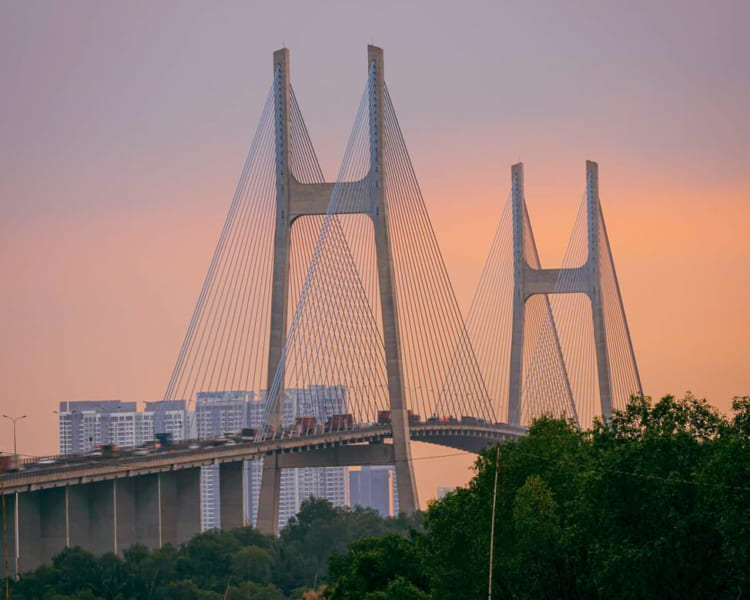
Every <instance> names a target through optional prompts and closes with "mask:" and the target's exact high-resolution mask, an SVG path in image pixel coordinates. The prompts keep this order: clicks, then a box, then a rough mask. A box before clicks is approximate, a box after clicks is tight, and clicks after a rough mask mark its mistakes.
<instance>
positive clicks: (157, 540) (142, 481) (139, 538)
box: [133, 473, 162, 550]
mask: <svg viewBox="0 0 750 600" xmlns="http://www.w3.org/2000/svg"><path fill="white" fill-rule="evenodd" d="M159 478H160V475H158V474H156V473H152V474H150V475H141V476H140V477H135V478H134V480H133V483H134V487H133V507H134V510H135V530H134V534H135V543H137V544H143V545H144V546H146V547H148V548H150V549H152V550H153V549H154V548H160V547H161V544H162V518H161V511H162V507H161V503H160V489H159V488H160V483H159Z"/></svg>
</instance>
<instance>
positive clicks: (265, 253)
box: [164, 63, 641, 430]
mask: <svg viewBox="0 0 750 600" xmlns="http://www.w3.org/2000/svg"><path fill="white" fill-rule="evenodd" d="M374 69H375V67H374V63H373V65H371V68H370V72H369V76H368V82H367V85H366V86H365V90H364V93H363V94H362V98H361V101H360V104H359V107H358V110H357V112H356V115H355V119H354V124H353V127H352V130H351V134H350V136H349V140H348V143H347V147H346V152H345V154H344V157H343V160H342V163H341V167H340V170H339V173H338V176H337V179H336V183H335V184H334V186H333V190H332V193H331V197H330V203H329V206H328V210H327V213H326V214H325V215H308V216H302V217H299V218H297V219H296V220H295V221H294V222H293V224H292V226H291V232H290V240H291V241H290V252H289V289H288V299H287V300H288V301H287V323H288V326H287V331H286V332H284V333H285V334H286V341H285V344H284V346H283V350H282V357H281V360H280V363H279V365H278V368H277V369H276V372H275V376H274V377H273V380H272V382H271V384H270V386H269V389H268V390H266V389H265V388H266V387H267V385H268V381H267V378H268V367H269V365H268V356H269V352H268V350H269V343H270V333H271V332H270V322H271V319H270V316H271V315H270V312H271V292H272V290H271V287H272V280H273V277H272V276H273V273H272V270H273V259H274V232H275V227H276V219H277V215H276V211H277V208H276V206H277V197H276V196H277V193H278V192H277V155H276V144H277V143H278V139H277V136H278V131H277V130H276V127H275V118H276V115H275V111H274V107H275V102H277V101H278V98H279V92H280V91H281V90H280V85H281V73H280V71H279V69H278V68H277V70H276V72H275V74H274V81H273V85H272V87H271V90H270V91H269V94H268V97H267V100H266V103H265V105H264V108H263V112H262V114H261V118H260V122H259V124H258V127H257V130H256V132H255V135H254V137H253V140H252V144H251V146H250V150H249V153H248V156H247V158H246V160H245V163H244V166H243V170H242V173H241V176H240V179H239V182H238V185H237V189H236V192H235V195H234V198H233V200H232V202H231V204H230V207H229V211H228V214H227V218H226V221H225V223H224V226H223V228H222V230H221V234H220V236H219V240H218V243H217V246H216V249H215V252H214V254H213V257H212V259H211V262H210V265H209V268H208V272H207V274H206V278H205V280H204V283H203V287H202V289H201V291H200V294H199V297H198V301H197V303H196V307H195V310H194V312H193V315H192V318H191V320H190V324H189V327H188V330H187V333H186V335H185V338H184V341H183V344H182V346H181V348H180V351H179V354H178V357H177V361H176V364H175V367H174V370H173V372H172V375H171V377H170V380H169V384H168V386H167V390H166V392H165V395H164V398H165V399H166V400H177V399H185V400H187V402H188V405H189V404H190V403H191V402H192V401H193V399H194V398H195V397H196V394H198V393H199V392H216V391H235V390H243V391H250V392H253V394H255V395H256V398H263V397H265V398H266V399H267V401H266V402H265V404H264V414H263V423H264V424H265V427H266V428H268V427H269V425H270V423H272V422H273V421H274V419H273V418H272V416H273V415H274V414H276V413H275V412H274V411H277V410H278V407H279V405H280V403H283V406H284V407H286V406H287V405H289V404H290V402H289V400H290V398H291V396H290V394H291V395H292V396H294V398H296V399H297V400H299V401H297V400H295V402H293V403H292V404H295V405H299V406H304V408H303V409H300V410H302V413H304V414H302V413H299V412H297V413H295V415H294V416H305V417H314V418H315V419H316V421H317V422H318V423H326V426H327V427H328V428H329V429H334V430H336V429H346V428H349V427H352V426H355V425H357V424H364V423H373V422H376V421H380V420H381V419H382V417H383V414H382V413H384V412H386V413H387V411H388V410H389V408H390V402H389V394H388V370H387V368H386V365H387V364H388V360H387V359H389V358H393V357H386V350H385V344H384V334H383V331H384V323H383V312H382V307H381V291H380V276H381V275H382V274H381V275H379V270H378V269H379V265H378V260H379V257H380V260H386V259H387V260H388V261H389V263H388V265H387V268H388V269H389V273H390V277H392V287H393V294H394V299H393V300H394V302H393V304H394V306H395V307H396V311H395V313H396V319H397V323H396V325H397V327H396V328H397V331H398V342H399V347H398V354H399V355H398V357H395V358H397V359H398V360H399V364H400V367H401V376H402V381H403V391H404V394H405V403H406V406H407V408H408V410H409V411H410V412H411V414H412V416H413V417H414V418H422V419H424V418H430V419H437V420H447V419H453V418H468V419H475V420H477V419H478V420H483V421H487V422H495V421H498V420H499V421H507V420H508V397H509V393H510V392H509V389H510V372H509V367H508V365H509V363H510V356H511V331H512V324H513V294H514V285H515V281H514V277H515V275H514V252H513V244H514V233H513V232H514V223H513V203H512V197H509V198H508V201H507V202H506V205H505V207H504V210H503V213H502V216H501V219H500V224H499V226H498V229H497V232H496V234H495V237H494V239H493V242H492V246H491V248H490V251H489V254H488V257H487V261H486V263H485V265H484V269H483V271H482V275H481V278H480V282H479V285H478V287H477V291H476V294H475V296H474V299H473V301H472V305H471V308H470V311H469V315H468V318H467V321H466V324H465V323H464V320H463V318H462V316H461V312H460V310H459V307H458V304H457V301H456V298H455V294H454V292H453V289H452V286H451V283H450V280H449V277H448V273H447V270H446V267H445V264H444V261H443V258H442V255H441V253H440V250H439V247H438V243H437V239H436V236H435V232H434V230H433V228H432V224H431V222H430V219H429V215H428V213H427V210H426V207H425V204H424V200H423V198H422V194H421V191H420V188H419V184H418V182H417V178H416V175H415V173H414V168H413V165H412V162H411V159H410V157H409V153H408V150H407V148H406V143H405V141H404V137H403V134H402V131H401V128H400V126H399V123H398V119H397V117H396V112H395V109H394V107H393V103H392V100H391V97H390V94H389V92H388V89H387V87H386V88H384V89H383V106H382V123H377V124H375V120H374V116H373V115H374V114H375V113H373V111H372V109H373V106H372V102H373V98H374V96H373V89H374V86H375V70H374ZM288 118H289V138H290V139H289V140H288V142H289V168H290V171H291V175H292V176H293V177H294V179H295V180H296V181H297V182H300V183H301V184H322V183H324V177H323V173H322V170H321V168H320V164H319V162H318V159H317V157H316V155H315V151H314V148H313V145H312V142H311V140H310V136H309V134H308V131H307V128H306V126H305V122H304V119H303V118H302V113H301V111H300V108H299V104H298V102H297V98H296V96H295V94H294V90H293V89H292V88H291V87H290V88H289V115H288ZM374 126H377V127H378V130H377V135H375V133H376V132H375V131H372V130H371V128H372V127H374ZM376 138H377V143H381V144H382V177H383V181H382V183H383V185H384V202H385V205H384V207H383V209H384V211H385V223H386V227H387V233H388V235H387V239H388V242H389V243H388V247H387V249H386V250H385V251H384V249H383V247H380V248H379V247H378V246H377V244H376V241H377V239H379V238H378V237H377V236H376V233H377V232H376V230H375V223H376V222H377V218H378V215H377V214H376V211H377V210H380V209H379V208H378V207H377V206H376V203H375V199H376V198H377V194H376V190H375V188H374V186H376V185H377V184H378V183H379V182H378V181H377V180H376V176H378V175H379V174H377V173H375V172H373V171H372V165H373V160H372V152H373V151H374V150H373V148H374V143H375V141H374V140H376ZM590 206H591V204H590V203H589V202H588V201H587V198H586V197H584V200H583V202H582V204H581V208H580V210H579V213H578V216H577V219H576V223H575V226H574V228H573V233H572V235H571V238H570V242H569V244H568V248H567V250H566V253H565V257H564V260H563V268H562V269H561V270H560V275H559V278H558V281H557V283H556V285H555V288H554V290H553V291H552V292H551V293H549V294H536V295H533V296H531V297H529V298H528V299H527V300H526V303H525V319H524V347H523V360H522V385H521V400H522V402H521V416H520V418H521V423H522V424H528V423H530V422H531V421H532V420H533V419H534V418H536V417H538V416H540V415H543V414H550V415H554V416H564V417H566V418H570V419H573V420H574V421H575V422H576V423H578V424H580V425H582V426H587V425H589V424H590V423H591V422H592V420H593V419H594V417H595V416H596V415H597V414H598V413H599V406H600V398H599V381H598V378H597V365H596V356H597V354H596V347H595V344H594V335H593V317H592V309H591V302H590V300H589V298H588V297H587V295H586V294H584V293H576V294H571V293H563V292H566V291H569V290H571V289H577V290H580V289H582V288H583V287H585V286H584V283H585V282H584V281H577V279H580V278H586V277H590V272H591V271H590V269H588V265H591V264H592V262H591V261H590V258H591V257H590V256H589V239H588V232H589V223H588V219H589V212H588V207H590ZM592 214H593V213H592ZM518 215H519V216H518V218H520V219H521V221H522V222H521V223H520V227H521V229H522V231H523V258H524V261H525V263H526V265H528V268H531V269H540V261H539V256H538V253H537V248H536V244H535V241H534V236H533V232H532V229H531V224H530V219H529V215H528V211H527V208H526V203H525V199H521V211H520V213H518ZM381 216H382V215H381ZM596 220H597V223H595V224H594V225H593V227H594V230H595V231H598V235H599V240H600V243H599V244H598V246H597V248H598V255H597V259H598V265H599V266H598V271H597V273H598V280H597V283H596V285H597V286H598V287H597V288H596V289H597V290H598V293H599V294H600V295H601V298H602V304H603V317H604V318H603V320H604V329H605V332H606V346H607V360H608V367H609V372H610V380H611V395H612V400H613V408H622V407H623V406H624V404H625V402H626V400H627V398H628V397H629V396H630V395H631V394H633V393H640V392H641V386H640V380H639V377H638V371H637V366H636V362H635V357H634V354H633V349H632V344H631V342H630V335H629V331H628V325H627V321H626V318H625V312H624V309H623V305H622V298H621V295H620V290H619V286H618V282H617V276H616V272H615V268H614V263H613V260H612V253H611V250H610V246H609V240H608V236H607V230H606V226H605V224H604V218H603V215H602V212H601V207H600V206H599V204H598V201H597V203H596ZM384 257H387V258H386V259H384ZM581 266H587V268H578V267H581ZM524 268H526V267H524ZM587 269H588V270H587ZM586 281H588V280H586ZM589 283H590V282H589ZM475 351H476V352H475ZM266 391H267V393H266ZM307 396H309V398H307V400H304V399H305V398H306V397H307ZM300 398H302V400H300ZM303 400H304V401H303ZM284 410H286V408H285V409H284ZM281 412H284V411H281ZM294 416H292V417H291V418H292V420H293V419H294ZM283 420H284V423H285V424H288V423H289V416H288V415H286V416H285V417H284V419H283Z"/></svg>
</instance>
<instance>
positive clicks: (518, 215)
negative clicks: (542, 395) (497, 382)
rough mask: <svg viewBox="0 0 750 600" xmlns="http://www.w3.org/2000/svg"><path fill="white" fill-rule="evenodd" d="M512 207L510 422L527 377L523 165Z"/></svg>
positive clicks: (515, 419) (514, 173)
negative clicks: (525, 353)
mask: <svg viewBox="0 0 750 600" xmlns="http://www.w3.org/2000/svg"><path fill="white" fill-rule="evenodd" d="M511 179H512V183H511V186H512V188H511V203H512V204H511V208H512V211H513V325H512V327H511V341H510V378H509V393H508V423H509V424H510V425H519V424H520V423H521V378H522V376H523V348H524V326H525V321H526V290H525V286H524V283H525V275H526V256H525V254H524V241H525V240H524V237H525V234H526V232H525V231H524V229H525V227H524V224H525V220H526V211H525V204H524V202H525V200H524V191H523V190H524V186H523V164H521V163H518V164H515V165H513V166H512V167H511Z"/></svg>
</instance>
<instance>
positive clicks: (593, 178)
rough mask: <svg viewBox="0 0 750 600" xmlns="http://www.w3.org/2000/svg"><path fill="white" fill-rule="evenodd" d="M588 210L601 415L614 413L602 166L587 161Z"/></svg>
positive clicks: (606, 416) (607, 416)
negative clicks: (605, 283)
mask: <svg viewBox="0 0 750 600" xmlns="http://www.w3.org/2000/svg"><path fill="white" fill-rule="evenodd" d="M586 212H587V221H588V233H589V264H590V265H591V289H590V291H589V298H590V299H591V314H592V317H593V320H594V347H595V348H596V370H597V376H598V379H599V402H600V404H601V410H602V416H603V417H604V418H605V419H606V420H609V419H610V418H611V417H612V387H611V382H610V372H609V352H608V350H607V327H606V325H605V322H604V298H603V297H602V285H601V280H602V279H601V254H600V244H601V240H600V239H599V237H600V236H599V221H600V212H601V209H600V208H599V167H598V165H597V164H596V163H595V162H592V161H590V160H587V161H586Z"/></svg>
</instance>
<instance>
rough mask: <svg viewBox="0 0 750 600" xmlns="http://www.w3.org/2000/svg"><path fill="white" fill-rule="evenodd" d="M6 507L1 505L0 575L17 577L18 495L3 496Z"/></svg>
mask: <svg viewBox="0 0 750 600" xmlns="http://www.w3.org/2000/svg"><path fill="white" fill-rule="evenodd" d="M2 500H4V502H5V506H4V507H3V506H2V505H0V527H1V528H2V529H0V535H2V544H0V574H1V575H2V576H3V577H5V573H6V569H7V573H8V576H9V577H16V573H17V570H16V550H17V543H16V541H17V540H16V529H17V528H16V494H3V497H2Z"/></svg>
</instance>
